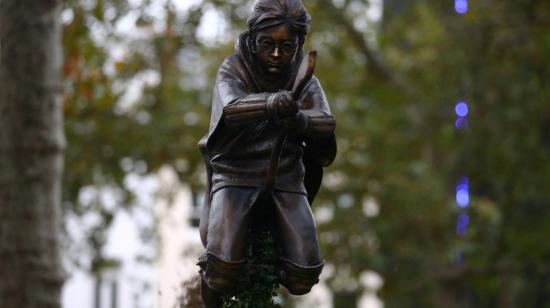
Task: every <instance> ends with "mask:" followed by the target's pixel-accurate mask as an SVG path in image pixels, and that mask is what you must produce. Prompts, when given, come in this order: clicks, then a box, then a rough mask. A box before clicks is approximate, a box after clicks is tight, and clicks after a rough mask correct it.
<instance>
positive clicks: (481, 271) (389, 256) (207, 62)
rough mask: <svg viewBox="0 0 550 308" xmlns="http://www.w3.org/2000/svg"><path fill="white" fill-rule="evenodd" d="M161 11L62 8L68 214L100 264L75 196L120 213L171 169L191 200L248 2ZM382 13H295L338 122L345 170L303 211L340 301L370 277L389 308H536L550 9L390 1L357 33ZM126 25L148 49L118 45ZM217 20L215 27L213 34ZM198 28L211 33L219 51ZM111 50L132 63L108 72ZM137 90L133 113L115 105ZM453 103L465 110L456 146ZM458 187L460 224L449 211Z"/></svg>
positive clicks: (518, 2) (543, 270) (105, 4)
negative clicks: (134, 184)
mask: <svg viewBox="0 0 550 308" xmlns="http://www.w3.org/2000/svg"><path fill="white" fill-rule="evenodd" d="M84 2H86V5H84ZM163 3H166V5H165V6H164V13H163V16H165V17H161V18H159V17H158V16H153V15H151V14H149V12H150V11H151V10H150V8H149V5H150V2H148V1H144V2H143V5H142V6H139V7H136V6H129V5H127V4H126V2H124V1H114V0H110V1H106V0H98V1H95V2H93V4H90V2H89V1H80V0H70V1H67V5H66V10H67V11H72V12H73V18H72V20H71V21H69V22H66V23H65V28H64V34H65V37H64V46H65V59H66V61H65V77H66V78H65V89H66V91H65V93H66V95H65V113H66V116H67V124H66V131H67V136H68V139H69V140H70V141H71V142H72V146H71V147H70V148H69V149H68V153H67V163H68V168H67V170H68V172H67V176H66V182H65V183H66V185H65V188H66V189H65V194H64V196H65V197H64V198H65V199H64V200H66V201H68V202H67V205H70V206H69V207H68V208H70V209H72V210H73V211H74V212H76V213H81V214H82V213H85V212H87V211H98V212H100V213H102V217H103V220H102V223H100V224H98V227H97V230H98V231H97V232H91V236H90V239H91V242H94V243H96V244H97V245H96V246H97V247H101V243H102V240H101V239H102V234H103V233H102V232H101V231H99V230H103V229H104V228H105V227H106V226H107V225H108V222H109V221H110V219H111V217H112V214H113V213H112V210H111V209H106V208H105V207H102V206H101V205H100V204H94V205H89V204H88V205H87V204H81V203H80V202H79V200H78V195H79V191H80V190H81V189H82V188H83V187H87V186H97V187H105V186H109V187H117V188H118V189H119V191H120V194H121V195H122V196H126V197H127V198H124V197H121V199H123V200H125V201H126V202H125V204H131V203H132V200H131V198H130V195H129V194H128V192H127V189H126V187H125V185H124V179H125V177H126V175H127V174H128V173H139V174H147V173H151V172H154V171H155V170H157V169H158V167H159V166H162V165H166V164H167V165H170V166H172V167H173V168H174V169H175V170H177V172H178V174H179V175H180V178H181V180H182V181H184V182H186V183H188V184H189V185H191V186H192V187H193V189H195V190H200V186H201V184H200V183H202V176H203V175H202V171H201V170H202V169H201V162H200V157H199V154H198V151H197V150H196V147H195V143H196V141H197V140H198V139H199V137H200V136H201V135H202V134H203V133H204V132H206V130H207V128H206V126H207V124H208V117H209V102H210V91H211V88H212V82H213V76H214V74H215V72H216V70H217V68H218V66H219V64H220V63H221V61H222V60H223V58H224V57H226V56H228V55H229V54H230V53H232V52H233V44H234V39H236V37H237V34H238V33H239V32H240V31H243V30H245V27H246V23H245V22H244V20H245V18H246V14H247V13H248V10H249V9H250V7H251V3H252V1H249V0H242V1H237V0H235V1H219V0H203V1H198V2H197V4H195V5H194V6H191V8H190V9H188V10H187V11H185V12H181V11H178V10H177V9H176V8H175V7H174V6H173V5H171V2H170V1H167V2H163ZM376 3H379V2H378V1H368V0H339V1H330V0H311V1H307V2H306V3H305V4H306V6H307V7H308V9H309V10H310V13H311V14H312V16H313V27H312V32H311V34H310V36H309V38H308V41H307V46H306V49H317V50H318V51H319V61H318V62H319V63H318V67H317V73H316V74H317V75H318V76H319V79H320V80H321V81H322V83H323V85H324V88H325V90H326V92H327V95H328V97H329V100H330V101H331V103H332V105H331V106H332V108H333V113H335V115H336V117H337V119H338V128H337V134H338V143H339V156H338V158H337V160H336V163H335V164H334V165H333V166H332V167H330V168H329V169H328V170H327V174H326V177H325V185H324V187H323V189H322V191H321V192H320V195H319V197H318V199H317V200H316V204H314V205H313V210H314V212H315V213H316V215H317V216H319V217H323V216H325V218H324V219H322V220H320V221H319V228H320V240H321V243H322V245H323V253H324V256H325V258H326V261H327V262H328V263H329V264H330V265H331V266H333V267H334V269H335V271H334V275H332V276H331V277H330V278H329V280H328V283H329V286H330V287H331V289H332V290H333V291H334V292H335V293H336V295H337V296H335V300H340V299H342V298H343V297H344V296H347V297H359V295H360V293H361V292H362V291H363V289H364V287H363V286H362V284H361V283H360V275H361V273H363V272H364V271H365V270H368V269H371V270H375V271H377V272H378V273H380V274H381V275H382V276H383V278H384V286H383V288H382V291H381V293H380V296H381V297H382V299H383V300H384V302H385V303H386V304H387V306H389V307H410V306H413V307H416V306H427V307H440V306H444V307H474V306H475V307H478V306H479V307H492V306H499V307H514V306H520V305H521V306H528V307H545V306H544V305H547V303H548V302H549V301H550V288H549V287H548V286H549V285H550V284H549V281H550V268H549V267H548V265H547V262H546V260H548V258H549V257H550V246H549V245H544V243H545V237H546V234H549V232H550V223H549V220H548V216H549V213H550V211H549V210H548V207H547V206H548V204H549V201H550V195H549V193H548V187H550V183H549V181H550V180H549V179H550V161H549V160H550V155H549V154H550V125H548V123H549V122H550V121H549V120H550V119H549V116H548V115H549V114H550V109H549V108H550V104H548V103H547V102H546V101H547V98H548V97H550V93H549V92H550V85H549V84H548V83H549V80H550V74H549V72H548V68H549V67H550V63H549V62H550V57H548V56H547V55H548V54H550V35H549V31H548V30H547V27H548V20H550V7H549V5H550V4H549V3H548V2H547V1H541V0H538V1H537V0H515V1H497V0H483V1H475V2H474V1H471V2H470V5H469V8H468V12H467V13H466V14H457V12H455V11H454V10H453V3H452V1H447V2H441V1H436V0H422V1H420V0H410V1H393V0H392V1H390V0H386V1H384V7H383V12H382V14H381V19H378V20H377V19H372V18H368V16H370V15H369V14H367V12H369V10H371V9H372V6H373V5H375V4H376ZM130 13H131V14H130ZM127 16H138V17H136V18H135V19H134V21H135V24H136V25H138V26H139V27H140V29H141V30H142V31H141V33H145V34H143V35H141V36H139V35H136V36H135V37H126V36H124V35H120V33H118V34H117V32H116V31H115V30H114V29H116V28H117V25H119V23H120V20H123V19H124V18H128V17H127ZM212 16H217V17H216V18H217V19H216V20H217V22H218V24H217V25H209V24H206V23H207V22H209V20H212V19H211V18H210V17H212ZM126 22H127V19H126ZM222 26H223V27H222ZM204 28H209V29H211V30H212V31H213V29H214V28H215V29H222V30H221V31H218V32H221V33H218V36H217V37H216V39H214V40H212V39H204V38H203V37H202V36H203V35H204V34H202V32H201V31H203V30H201V29H204ZM98 29H99V30H98ZM98 36H99V38H98ZM114 43H118V44H122V45H123V46H126V48H125V49H124V55H123V56H122V57H118V58H117V59H116V60H113V59H112V58H113V57H112V55H110V53H109V52H110V50H111V49H112V48H113V44H114ZM114 46H115V47H116V46H118V45H116V44H115V45H114ZM148 78H149V79H151V80H152V81H150V82H142V83H145V84H146V86H145V87H144V89H143V94H142V95H141V96H140V98H139V99H138V100H136V101H134V102H132V103H124V100H125V95H126V94H125V93H127V91H126V90H127V89H128V88H132V87H133V86H132V85H133V84H134V83H135V82H136V80H144V79H145V80H149V79H148ZM459 100H464V101H466V102H467V103H468V106H469V107H470V108H469V115H468V117H467V119H468V121H469V123H468V125H467V126H465V127H463V128H461V129H457V128H455V126H454V121H455V119H456V115H455V114H454V105H455V104H456V102H457V101H459ZM463 176H468V178H469V179H470V188H471V189H470V191H469V194H470V195H469V198H470V204H469V205H470V206H469V207H468V208H466V209H460V208H458V207H457V206H456V205H455V203H454V195H455V186H456V184H457V182H458V181H459V180H460V178H462V177H463ZM460 214H465V215H467V216H464V215H460ZM327 217H328V218H327ZM458 217H462V219H463V220H462V222H461V223H462V224H463V225H464V223H465V225H467V227H468V228H467V231H466V232H465V233H463V232H459V233H458V234H457V230H456V228H457V219H458ZM464 219H466V220H464ZM98 249H99V248H98ZM411 299H414V301H413V300H411ZM341 305H344V304H341ZM345 305H349V304H347V303H346V304H345ZM346 307H347V306H346Z"/></svg>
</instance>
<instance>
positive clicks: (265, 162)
mask: <svg viewBox="0 0 550 308" xmlns="http://www.w3.org/2000/svg"><path fill="white" fill-rule="evenodd" d="M310 22H311V17H310V15H309V14H308V12H307V11H306V10H305V8H304V6H303V4H302V2H301V1H300V0H258V1H257V2H256V3H255V6H254V10H253V12H252V13H251V15H250V17H249V18H248V31H246V32H244V33H242V34H241V35H240V37H239V40H238V42H237V44H236V52H235V53H234V54H233V55H231V56H229V57H228V58H227V59H226V60H225V61H224V62H223V64H222V65H221V67H220V69H219V72H218V75H217V78H216V84H215V87H214V96H213V101H212V117H211V122H210V129H209V132H208V134H207V135H206V136H205V137H204V138H203V139H202V140H201V142H200V143H199V145H200V147H201V150H202V151H203V155H204V157H205V161H206V166H207V170H208V186H209V187H208V193H207V198H206V200H205V206H204V211H203V214H202V217H201V222H200V234H201V239H202V242H203V244H204V246H205V247H206V252H205V254H204V255H203V256H202V257H201V259H200V261H199V266H200V267H201V271H200V272H201V279H202V285H201V289H202V290H201V293H202V297H203V300H204V301H205V304H206V306H207V307H220V306H221V299H220V294H222V293H229V294H231V292H232V291H234V290H235V287H236V286H237V284H238V281H239V278H240V277H241V276H242V275H243V271H244V270H245V256H246V247H247V234H248V230H249V228H250V226H251V224H252V223H257V222H255V221H254V219H258V218H257V215H252V213H253V211H252V210H253V209H254V211H255V212H258V211H259V212H269V213H271V214H270V215H269V217H270V223H271V227H272V232H273V235H274V238H275V242H276V246H277V256H278V260H279V261H278V264H277V269H278V270H277V273H278V275H279V279H280V283H281V284H282V285H283V286H285V287H286V288H287V289H288V290H289V292H290V293H292V294H297V295H301V294H305V293H307V292H309V291H310V290H311V288H312V286H313V285H314V284H316V283H317V282H318V281H319V275H320V273H321V270H322V267H323V261H322V259H321V257H320V253H319V242H318V239H317V235H316V227H315V222H314V220H313V216H312V212H311V209H310V203H311V202H312V201H313V198H314V197H315V194H316V193H317V191H318V189H319V186H320V183H321V178H322V172H323V171H322V167H325V166H328V165H330V164H331V163H332V161H333V160H334V157H335V155H336V142H335V138H334V128H335V123H336V122H335V119H334V117H333V116H332V115H331V113H330V109H329V105H328V102H327V100H326V96H325V94H324V92H323V89H322V88H321V85H320V83H319V81H318V80H317V78H315V77H313V78H311V79H310V80H309V81H308V82H307V84H306V86H305V87H304V88H303V90H302V91H301V93H299V95H298V96H296V95H295V96H294V97H299V99H295V98H294V97H293V95H292V93H291V92H290V90H291V89H292V88H293V85H294V83H295V82H298V81H297V80H296V79H297V77H296V76H297V72H298V68H299V66H300V64H301V62H302V59H303V58H304V53H303V51H302V46H303V43H304V39H305V36H306V35H307V33H308V31H309V27H310ZM282 132H288V138H287V139H286V142H284V143H283V146H282V149H281V154H280V156H279V157H278V159H279V164H278V169H277V172H276V177H275V181H274V184H273V187H272V188H271V189H268V190H267V191H266V190H265V184H266V176H267V173H268V169H269V166H270V164H271V160H272V148H273V147H274V144H275V143H276V140H277V138H279V137H280V135H281V134H282ZM260 200H261V202H260Z"/></svg>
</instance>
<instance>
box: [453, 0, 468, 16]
mask: <svg viewBox="0 0 550 308" xmlns="http://www.w3.org/2000/svg"><path fill="white" fill-rule="evenodd" d="M455 11H456V12H457V13H458V14H466V13H467V12H468V0H455Z"/></svg>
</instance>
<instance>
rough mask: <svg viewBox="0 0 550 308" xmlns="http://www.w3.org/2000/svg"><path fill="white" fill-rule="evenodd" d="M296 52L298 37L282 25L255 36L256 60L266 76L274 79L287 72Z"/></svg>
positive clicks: (262, 31)
mask: <svg viewBox="0 0 550 308" xmlns="http://www.w3.org/2000/svg"><path fill="white" fill-rule="evenodd" d="M297 50H298V35H297V34H294V33H292V32H291V31H289V29H288V27H287V26H286V25H284V24H282V25H279V26H276V27H271V28H267V29H264V30H261V31H259V32H258V33H257V34H256V58H257V59H258V61H259V62H260V66H261V67H262V70H263V71H264V72H265V73H266V74H268V75H271V76H274V77H275V76H278V75H281V74H283V73H286V72H288V71H289V69H290V64H291V63H292V61H293V60H294V57H295V56H296V51H297Z"/></svg>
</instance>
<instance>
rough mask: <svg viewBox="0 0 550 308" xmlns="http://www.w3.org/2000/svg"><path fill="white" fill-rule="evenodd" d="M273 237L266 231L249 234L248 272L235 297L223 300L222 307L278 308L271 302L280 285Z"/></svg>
mask: <svg viewBox="0 0 550 308" xmlns="http://www.w3.org/2000/svg"><path fill="white" fill-rule="evenodd" d="M276 261H277V258H276V256H275V248H274V242H273V236H272V235H271V232H269V231H262V232H255V231H253V230H251V231H250V234H249V244H248V249H247V262H246V265H247V269H246V272H245V275H244V276H243V278H242V281H241V282H240V283H239V287H238V291H237V293H236V294H235V296H234V297H230V298H225V299H224V306H223V307H224V308H256V307H257V308H277V307H280V306H279V305H278V304H276V303H274V302H273V297H275V296H277V293H276V292H275V290H276V289H277V288H278V286H279V282H278V280H277V279H278V278H277V273H276V267H275V264H276Z"/></svg>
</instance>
